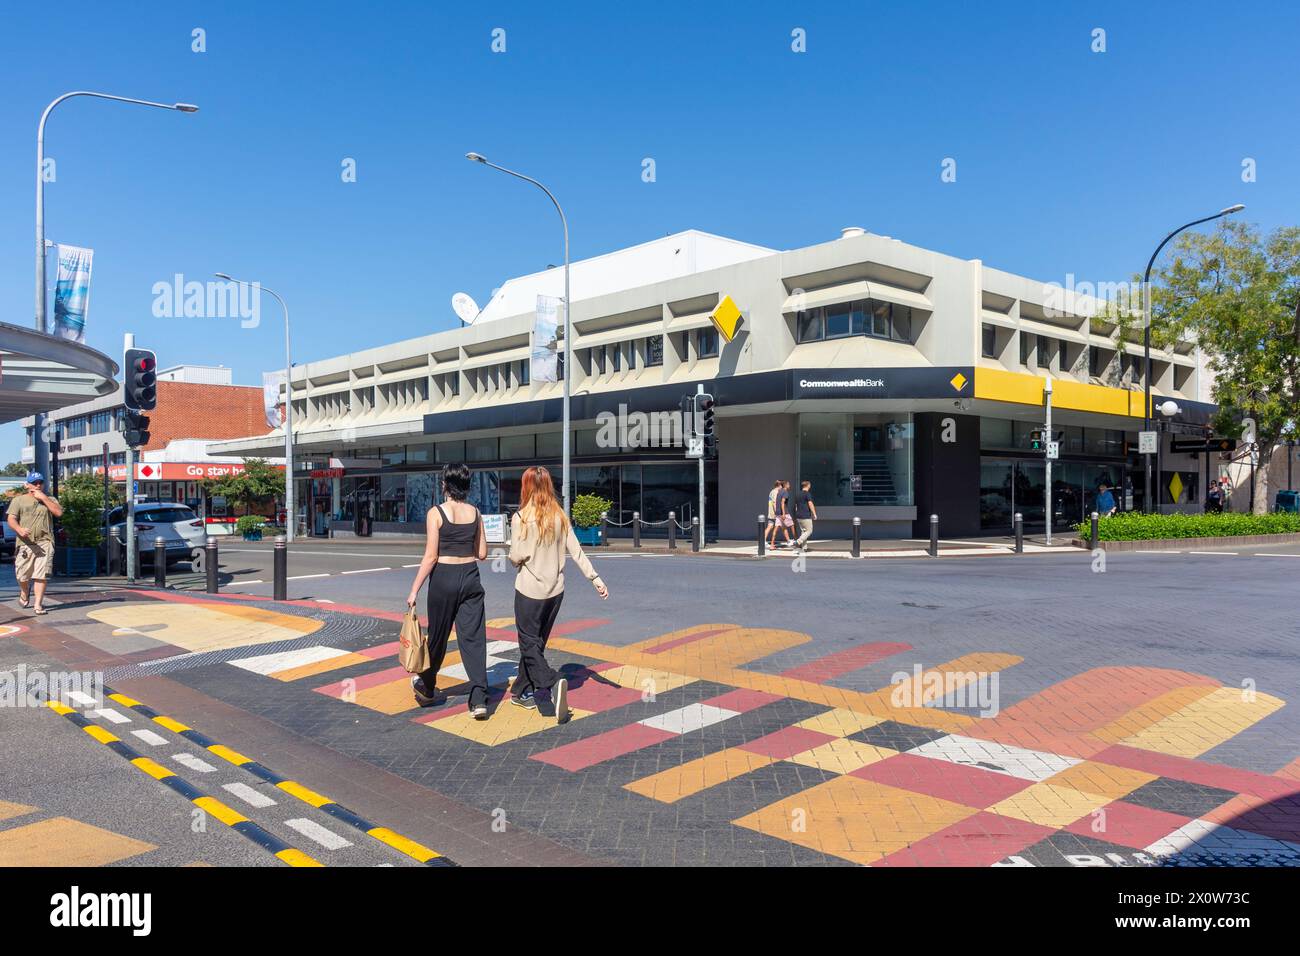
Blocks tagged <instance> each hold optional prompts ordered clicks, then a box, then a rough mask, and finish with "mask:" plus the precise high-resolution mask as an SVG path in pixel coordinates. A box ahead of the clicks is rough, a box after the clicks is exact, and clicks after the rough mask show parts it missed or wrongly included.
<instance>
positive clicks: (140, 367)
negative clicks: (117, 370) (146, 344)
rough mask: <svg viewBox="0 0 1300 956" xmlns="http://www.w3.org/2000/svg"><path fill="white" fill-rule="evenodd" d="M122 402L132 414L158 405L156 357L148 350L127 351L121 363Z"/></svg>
mask: <svg viewBox="0 0 1300 956" xmlns="http://www.w3.org/2000/svg"><path fill="white" fill-rule="evenodd" d="M122 366H123V368H122V401H123V404H125V405H126V407H127V409H128V410H130V411H133V412H147V411H150V410H151V409H153V408H154V407H155V406H157V404H158V387H157V380H158V379H157V371H158V357H157V356H156V355H154V353H153V352H152V351H150V350H149V349H127V350H126V355H125V356H124V357H123V361H122Z"/></svg>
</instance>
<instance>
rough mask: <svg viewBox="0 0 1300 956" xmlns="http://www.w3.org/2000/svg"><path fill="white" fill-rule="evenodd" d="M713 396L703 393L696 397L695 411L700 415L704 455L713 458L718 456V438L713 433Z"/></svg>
mask: <svg viewBox="0 0 1300 956" xmlns="http://www.w3.org/2000/svg"><path fill="white" fill-rule="evenodd" d="M715 404H716V403H715V402H714V400H713V396H712V395H710V394H709V393H708V392H703V393H701V394H699V395H696V396H695V409H696V411H697V412H698V413H699V422H700V435H701V436H703V438H704V454H705V456H706V457H709V458H711V457H713V456H714V455H716V454H717V450H718V449H717V446H718V438H717V436H716V435H715V434H714V433H713V406H714V405H715Z"/></svg>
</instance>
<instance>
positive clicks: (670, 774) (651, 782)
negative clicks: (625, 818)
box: [624, 747, 775, 803]
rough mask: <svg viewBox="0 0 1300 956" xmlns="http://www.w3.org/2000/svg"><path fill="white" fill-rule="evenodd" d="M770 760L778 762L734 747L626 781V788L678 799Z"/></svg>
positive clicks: (663, 798) (662, 798)
mask: <svg viewBox="0 0 1300 956" xmlns="http://www.w3.org/2000/svg"><path fill="white" fill-rule="evenodd" d="M771 763H775V761H774V760H773V759H772V758H771V757H768V756H765V755H763V754H755V753H750V752H749V751H747V750H741V749H740V748H738V747H731V748H728V749H727V750H720V751H718V752H717V753H711V754H708V755H707V756H704V757H700V758H698V759H696V760H691V761H688V762H687V763H684V764H682V765H681V766H678V767H670V768H669V769H667V770H664V771H661V772H660V773H656V774H651V775H650V776H649V777H642V778H641V779H640V780H633V781H632V782H631V783H628V784H624V788H625V789H627V790H631V791H632V792H633V793H639V794H641V795H642V796H643V797H649V798H650V799H652V800H659V801H661V802H663V803H676V802H677V801H678V800H680V799H682V798H683V797H689V796H691V795H692V794H696V793H699V792H700V791H702V790H707V789H709V787H716V786H717V785H718V784H720V783H725V782H726V781H728V780H734V779H735V778H736V777H739V776H741V775H743V774H747V773H750V772H751V771H754V770H758V769H759V768H760V767H766V766H767V765H768V764H771Z"/></svg>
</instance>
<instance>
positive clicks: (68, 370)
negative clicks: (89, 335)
mask: <svg viewBox="0 0 1300 956" xmlns="http://www.w3.org/2000/svg"><path fill="white" fill-rule="evenodd" d="M117 371H118V369H117V363H116V362H114V361H113V360H112V359H111V358H109V357H108V356H107V355H105V354H104V353H102V352H97V351H95V350H94V349H92V348H90V347H89V346H86V345H81V344H80V343H77V342H70V341H68V340H67V339H60V338H55V337H54V336H52V335H45V334H43V333H41V332H37V331H36V330H35V329H32V328H26V327H22V326H17V325H10V324H9V323H7V322H0V423H4V422H12V421H16V420H18V419H20V418H24V417H26V416H28V415H35V414H37V413H38V412H48V411H52V410H53V409H56V408H63V407H65V406H67V405H76V404H78V403H79V402H85V401H89V400H90V399H92V398H99V397H100V396H101V395H107V394H108V393H110V392H112V391H113V390H114V389H116V388H117V385H118V383H117V380H116V379H115V378H114V376H115V375H116V374H117Z"/></svg>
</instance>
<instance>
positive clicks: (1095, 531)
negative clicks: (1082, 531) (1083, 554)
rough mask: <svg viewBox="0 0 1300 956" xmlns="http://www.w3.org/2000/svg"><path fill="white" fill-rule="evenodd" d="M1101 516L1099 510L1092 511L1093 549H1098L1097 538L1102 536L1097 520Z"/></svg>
mask: <svg viewBox="0 0 1300 956" xmlns="http://www.w3.org/2000/svg"><path fill="white" fill-rule="evenodd" d="M1099 517H1100V516H1099V515H1098V514H1097V512H1095V511H1094V512H1093V513H1092V550H1093V551H1096V550H1097V539H1098V538H1099V537H1100V534H1101V533H1100V531H1099V530H1098V528H1097V521H1098V518H1099Z"/></svg>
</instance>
